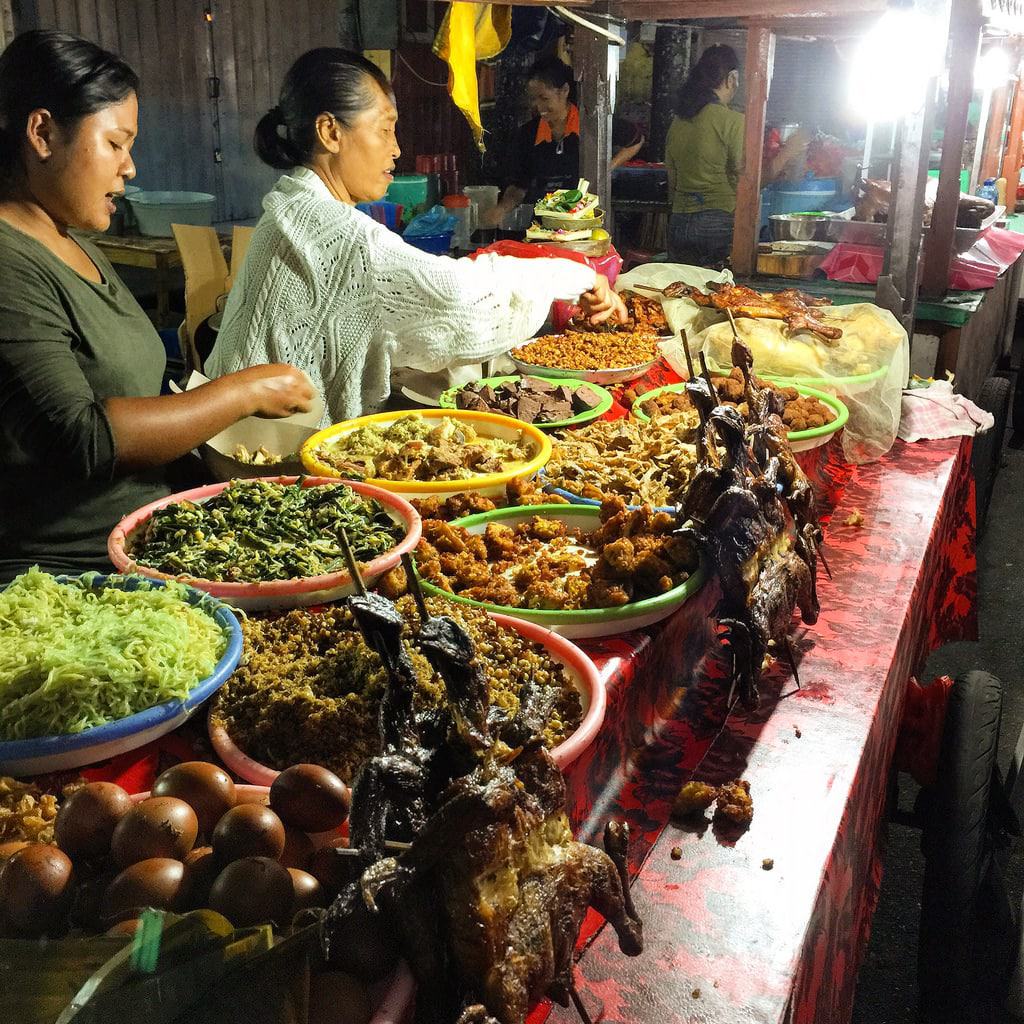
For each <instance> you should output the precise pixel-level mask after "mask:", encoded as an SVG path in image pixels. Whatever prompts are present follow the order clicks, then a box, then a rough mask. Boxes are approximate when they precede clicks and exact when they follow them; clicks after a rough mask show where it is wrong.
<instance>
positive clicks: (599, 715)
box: [207, 595, 607, 786]
mask: <svg viewBox="0 0 1024 1024" xmlns="http://www.w3.org/2000/svg"><path fill="white" fill-rule="evenodd" d="M446 596H450V595H446ZM488 614H489V615H490V617H491V618H492V619H494V621H495V622H496V623H497V624H498V625H499V626H501V627H502V628H503V629H511V630H514V631H515V632H516V633H518V634H519V635H520V636H522V637H523V638H524V639H525V640H529V641H532V642H533V643H537V644H540V645H541V646H542V647H543V648H544V649H545V650H546V651H547V653H548V655H549V656H550V657H551V660H552V661H555V662H558V663H559V664H560V665H563V666H564V667H565V669H566V672H567V673H568V675H569V678H570V679H571V680H572V683H573V685H574V686H575V687H576V692H577V693H578V694H579V696H580V705H581V707H582V708H583V717H582V718H581V719H580V724H579V725H578V726H576V729H575V731H574V732H572V733H571V734H570V735H568V736H566V738H565V739H564V740H562V742H561V743H559V744H558V746H556V747H554V748H553V749H552V751H551V757H552V758H553V759H554V762H555V764H557V765H558V767H559V768H561V769H563V770H565V769H566V768H568V767H569V765H570V764H572V763H573V761H575V760H576V758H578V757H579V756H580V754H582V753H583V751H584V750H586V749H587V747H589V746H590V744H591V743H593V742H594V737H595V736H597V733H598V730H599V729H600V728H601V725H602V723H603V722H604V715H605V706H606V702H607V695H606V693H605V688H604V683H603V682H602V681H601V675H600V673H599V672H598V671H597V666H595V665H594V663H593V661H591V660H590V657H589V656H588V655H587V654H586V653H585V652H584V651H582V650H580V648H579V647H577V646H576V645H575V644H574V643H571V642H570V641H568V640H566V638H565V637H563V636H559V635H558V634H557V633H555V632H553V631H552V630H550V629H545V628H544V627H543V626H539V625H537V624H536V623H534V622H528V621H526V620H525V619H523V618H522V617H521V616H518V615H502V614H500V613H495V612H488ZM207 729H208V731H209V735H210V743H211V744H212V745H213V749H214V751H215V752H216V754H217V756H218V757H219V758H220V759H221V760H222V761H223V762H224V764H225V765H227V767H228V768H229V769H230V770H231V771H232V772H234V773H235V774H236V775H237V776H238V777H239V778H242V779H245V780H246V781H248V782H251V783H254V784H255V785H257V786H270V785H272V784H273V782H274V779H276V778H277V776H278V775H279V774H280V772H278V771H277V769H275V768H271V767H270V766H269V765H265V764H262V763H261V762H259V761H256V760H255V759H253V758H251V757H249V756H248V754H246V753H245V752H244V751H242V750H241V749H240V748H239V747H238V746H237V745H236V744H235V742H234V741H233V740H232V739H231V737H230V736H229V735H228V732H227V730H226V729H225V728H224V726H222V725H220V724H218V723H217V722H216V721H215V719H214V708H213V707H211V708H210V714H209V715H208V716H207Z"/></svg>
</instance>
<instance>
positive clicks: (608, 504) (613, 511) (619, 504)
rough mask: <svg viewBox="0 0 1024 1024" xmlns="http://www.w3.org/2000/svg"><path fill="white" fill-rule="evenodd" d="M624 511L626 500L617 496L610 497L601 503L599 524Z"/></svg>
mask: <svg viewBox="0 0 1024 1024" xmlns="http://www.w3.org/2000/svg"><path fill="white" fill-rule="evenodd" d="M625 511H626V499H625V498H623V497H622V496H621V495H619V494H614V495H611V496H610V497H607V498H605V499H604V500H603V501H602V502H601V516H600V518H601V522H602V523H606V522H607V521H608V520H609V519H612V518H614V517H615V516H617V515H620V514H621V513H623V512H625Z"/></svg>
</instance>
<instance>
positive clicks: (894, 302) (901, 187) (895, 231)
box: [875, 0, 950, 338]
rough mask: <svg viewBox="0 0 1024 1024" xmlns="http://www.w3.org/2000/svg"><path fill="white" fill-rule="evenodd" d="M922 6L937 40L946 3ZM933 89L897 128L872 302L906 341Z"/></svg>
mask: <svg viewBox="0 0 1024 1024" xmlns="http://www.w3.org/2000/svg"><path fill="white" fill-rule="evenodd" d="M922 6H923V8H924V13H925V14H927V15H928V16H929V17H931V18H934V19H936V21H937V24H938V27H939V28H941V30H942V38H943V39H946V38H947V35H948V28H949V12H950V0H924V2H923V4H922ZM937 89H938V80H937V78H933V79H931V80H930V81H929V82H928V84H927V86H926V88H925V95H924V102H923V103H922V104H921V106H920V107H919V108H918V109H917V110H916V111H914V112H912V113H911V114H908V115H907V116H906V117H905V118H904V119H903V121H902V123H901V125H900V130H899V150H898V154H897V159H896V170H895V174H894V176H893V194H892V203H891V204H890V207H889V250H888V252H887V253H886V256H885V266H884V268H883V271H882V276H880V277H879V279H878V286H877V288H876V290H875V301H876V302H877V303H878V305H879V306H882V307H883V308H884V309H888V310H889V311H890V312H892V314H893V315H894V316H895V317H896V319H897V320H899V321H900V323H901V324H902V325H903V327H904V328H905V330H906V332H907V334H908V335H909V336H910V337H911V338H912V337H913V335H914V310H915V309H916V307H917V289H918V269H919V261H920V257H921V240H922V236H923V234H924V230H923V225H924V190H925V184H926V182H927V180H928V150H929V148H930V143H931V137H932V122H933V120H934V113H935V93H936V92H937Z"/></svg>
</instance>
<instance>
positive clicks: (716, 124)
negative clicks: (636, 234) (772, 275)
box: [665, 45, 744, 268]
mask: <svg viewBox="0 0 1024 1024" xmlns="http://www.w3.org/2000/svg"><path fill="white" fill-rule="evenodd" d="M739 81H740V75H739V60H738V59H737V57H736V51H735V50H733V49H732V47H730V46H721V45H716V46H709V47H708V48H707V49H706V50H705V51H704V52H703V53H702V54H701V57H700V60H698V61H697V63H696V64H695V65H694V67H693V70H692V71H691V72H690V74H689V76H688V77H687V79H686V82H685V83H684V85H683V87H682V89H681V90H680V93H679V99H678V102H677V105H676V116H675V118H673V120H672V124H671V126H670V127H669V130H668V137H667V138H666V140H665V165H666V167H667V169H668V190H669V197H670V198H671V199H672V217H671V219H670V220H669V241H668V252H669V259H670V260H672V262H673V263H689V264H692V265H694V266H701V267H713V268H718V267H721V266H723V265H724V264H725V263H726V261H727V260H728V258H729V251H730V248H731V246H732V228H733V217H734V214H735V212H736V183H737V181H738V180H739V175H740V170H741V169H742V166H743V132H744V117H743V115H742V114H740V113H738V112H737V111H735V110H731V109H730V108H729V104H730V103H732V101H733V100H734V99H735V98H736V91H737V89H738V88H739Z"/></svg>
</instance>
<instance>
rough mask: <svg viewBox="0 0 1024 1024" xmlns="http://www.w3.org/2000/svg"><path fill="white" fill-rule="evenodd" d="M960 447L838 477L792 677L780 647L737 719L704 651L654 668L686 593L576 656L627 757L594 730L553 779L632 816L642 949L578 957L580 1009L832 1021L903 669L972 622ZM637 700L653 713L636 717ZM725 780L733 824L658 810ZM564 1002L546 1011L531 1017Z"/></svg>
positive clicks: (601, 1013)
mask: <svg viewBox="0 0 1024 1024" xmlns="http://www.w3.org/2000/svg"><path fill="white" fill-rule="evenodd" d="M970 448H971V442H970V441H969V440H962V439H959V438H955V439H951V440H946V441H934V442H927V443H918V444H914V445H907V444H904V443H902V442H897V443H896V445H895V447H894V448H893V450H892V451H891V452H890V453H889V455H887V456H885V458H883V459H882V460H880V461H879V462H876V463H872V464H868V465H863V466H858V467H856V468H855V469H854V470H853V473H852V476H851V477H850V478H849V480H848V482H847V484H846V487H845V490H844V491H843V493H842V496H841V498H840V499H839V503H838V505H837V506H836V507H835V510H834V512H833V514H832V516H831V520H830V522H829V525H828V527H827V530H826V548H825V550H826V551H827V554H828V560H829V564H830V566H831V570H832V578H831V579H828V578H827V577H826V576H825V574H824V573H820V574H819V577H820V578H819V583H818V586H819V593H820V595H821V604H822V613H821V617H820V619H819V620H818V622H817V624H816V625H814V626H812V627H803V628H801V629H798V630H797V632H796V634H795V636H794V640H793V645H794V649H795V651H796V661H797V663H798V669H799V675H800V682H801V687H800V688H798V687H797V685H796V683H795V681H794V679H793V676H792V673H791V671H790V670H789V669H784V668H783V667H782V665H781V664H780V663H779V662H776V663H775V665H774V667H773V669H772V670H771V672H770V673H768V674H767V676H766V678H765V681H764V683H763V698H762V702H761V707H760V709H759V710H758V711H757V712H756V713H754V714H752V715H750V716H749V717H748V716H746V715H744V714H741V713H738V712H734V713H733V714H732V715H729V716H728V719H726V713H727V708H726V705H725V694H724V692H723V686H722V680H721V678H720V677H719V676H720V672H721V667H720V666H717V665H716V663H715V660H714V659H710V660H709V661H708V663H707V664H702V666H701V670H700V672H699V674H698V675H697V676H695V677H693V678H691V680H690V681H691V684H692V685H691V686H690V687H689V688H687V689H686V690H685V691H683V692H682V693H680V692H679V691H678V690H676V691H674V694H675V695H674V699H673V690H672V689H671V687H666V685H665V683H664V681H663V680H664V671H665V666H666V663H670V662H672V661H674V660H675V661H678V660H680V659H682V660H683V661H685V660H686V658H687V654H686V653H685V651H686V648H687V646H689V640H688V637H689V633H688V632H687V631H686V630H683V629H681V628H680V622H681V620H683V619H684V618H686V617H687V616H688V615H693V614H696V613H697V612H698V608H697V605H696V604H691V605H690V606H684V608H683V609H681V610H680V612H679V613H678V614H677V616H676V618H675V619H673V620H670V621H669V623H667V624H666V626H665V628H664V630H661V631H659V632H656V633H654V634H653V635H651V636H650V637H646V636H645V637H638V638H637V639H636V640H635V641H634V640H633V639H632V638H628V637H623V638H618V639H617V640H616V641H614V643H613V644H612V646H610V647H609V648H608V649H605V650H600V649H598V650H596V651H595V652H594V653H595V654H596V656H597V658H596V660H597V661H598V663H599V667H600V668H601V669H602V672H603V674H604V676H605V678H606V681H607V683H608V686H609V694H608V697H609V699H608V708H609V710H608V717H607V719H606V726H605V730H604V734H605V736H606V737H611V736H614V735H618V736H619V740H617V741H616V742H617V743H619V744H620V745H623V746H625V747H628V748H629V749H628V751H627V755H628V756H622V750H618V751H615V752H614V754H613V752H612V749H611V747H612V745H613V744H610V743H609V742H607V741H606V742H605V743H601V742H599V743H598V744H595V746H594V747H593V748H592V749H591V751H589V752H588V755H587V756H586V757H585V758H583V759H581V762H579V763H578V764H577V766H576V767H575V768H574V769H573V770H572V771H571V772H570V774H569V788H570V794H574V792H576V791H577V788H578V786H579V773H580V772H586V773H588V774H589V775H590V777H591V779H592V780H595V779H601V780H602V783H601V785H600V786H598V787H597V790H598V791H597V793H596V794H595V796H596V800H595V804H594V806H595V807H597V808H599V810H600V814H601V815H602V816H603V818H605V819H606V818H607V817H609V816H616V815H622V816H624V817H625V818H626V819H627V820H629V821H630V822H631V824H632V826H633V830H634V836H635V837H637V838H636V840H635V842H636V845H637V847H638V849H637V850H634V851H633V858H632V859H633V860H634V861H639V862H640V863H636V864H634V870H637V869H638V875H637V878H636V881H635V883H634V885H633V889H632V892H633V898H634V900H635V901H636V904H637V907H638V910H639V912H640V914H641V916H642V917H643V920H644V939H645V950H644V953H643V955H642V956H640V957H638V958H636V959H625V958H623V957H622V955H621V953H620V952H619V951H618V949H617V947H616V945H615V936H614V933H613V932H612V931H611V929H603V930H602V931H600V932H599V933H598V934H597V937H596V939H595V940H594V941H593V942H592V944H591V945H590V947H589V948H588V949H587V950H586V952H585V953H584V955H583V957H582V960H581V962H580V965H579V971H578V985H579V988H580V990H581V993H582V995H583V999H584V1003H585V1004H586V1005H587V1007H588V1009H589V1010H590V1011H591V1015H592V1017H593V1019H595V1020H597V1019H603V1020H605V1021H609V1022H623V1024H625V1022H631V1024H647V1022H651V1024H653V1022H655V1021H657V1022H658V1024H664V1022H673V1021H679V1022H683V1021H692V1020H701V1021H705V1022H721V1024H727V1022H728V1024H732V1022H735V1021H758V1022H772V1024H775V1022H783V1021H787V1022H788V1021H800V1022H812V1021H820V1022H823V1024H824V1022H829V1024H838V1022H841V1021H844V1020H848V1019H849V1016H850V1013H851V1009H852V1005H853V993H854V986H855V982H856V976H857V969H858V967H859V965H860V962H861V958H862V956H863V953H864V949H865V946H866V943H867V937H868V933H869V928H870V923H871V917H872V914H873V912H874V908H875V904H876V901H877V896H878V887H879V883H880V880H881V861H880V857H879V848H878V840H879V834H880V825H881V822H882V820H883V815H884V812H885V804H886V794H887V790H888V780H889V770H890V765H891V762H892V756H893V751H894V748H895V744H896V738H897V733H898V731H899V727H900V721H901V713H902V708H903V703H904V698H905V694H906V691H907V684H908V680H909V679H910V677H911V676H912V675H913V674H914V673H915V672H916V671H918V670H919V669H920V667H921V666H922V664H923V662H924V659H925V657H926V655H927V654H928V652H929V651H930V650H932V649H933V648H934V647H936V646H937V645H939V644H940V643H944V642H948V641H952V640H957V639H969V638H972V637H973V636H974V635H975V632H976V620H975V600H974V598H975V575H974V574H975V552H974V500H973V484H972V479H971V475H970ZM697 632H698V635H699V634H700V632H702V631H700V630H698V631H697ZM643 693H647V698H646V702H647V704H648V705H650V706H652V707H654V708H655V709H656V710H657V711H658V712H660V717H659V715H658V714H653V715H650V716H641V717H637V707H638V701H641V702H642V701H643V698H641V697H639V696H638V694H643ZM617 708H618V709H619V710H618V711H617V710H616V709H617ZM616 723H617V725H616ZM741 776H742V778H744V779H745V780H747V781H749V783H750V796H751V797H752V799H753V806H754V812H753V821H752V824H751V826H750V828H749V830H748V831H747V832H745V833H740V834H738V835H737V834H734V833H730V832H728V831H724V830H722V829H720V828H719V825H718V823H717V822H716V823H714V824H713V823H712V822H711V821H710V820H709V819H701V818H698V819H696V821H692V820H691V821H690V822H689V823H688V824H681V823H676V822H672V821H671V820H670V810H671V806H672V802H673V799H674V797H675V795H676V793H677V791H678V789H679V786H680V784H681V783H682V782H684V781H687V780H689V779H690V778H694V779H696V780H698V781H706V782H710V783H711V784H721V783H722V782H725V781H728V780H732V779H736V778H739V777H741ZM592 784H593V782H592ZM576 806H577V807H578V806H579V805H578V804H577V805H576ZM585 831H586V830H585ZM574 1015H575V1011H574V1010H572V1009H568V1010H563V1009H562V1008H560V1007H557V1006H556V1007H554V1008H553V1012H551V1014H550V1016H549V1018H548V1019H549V1020H551V1021H554V1022H558V1024H569V1022H570V1021H574V1020H576V1019H577V1018H576V1017H575V1016H574ZM541 1019H543V1012H539V1013H536V1014H535V1015H534V1017H533V1018H532V1020H531V1024H537V1021H538V1020H541Z"/></svg>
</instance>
